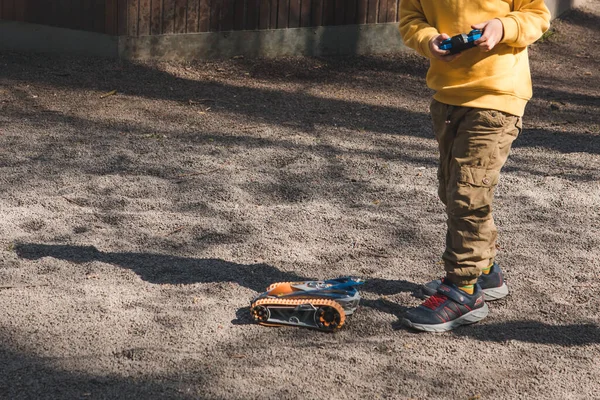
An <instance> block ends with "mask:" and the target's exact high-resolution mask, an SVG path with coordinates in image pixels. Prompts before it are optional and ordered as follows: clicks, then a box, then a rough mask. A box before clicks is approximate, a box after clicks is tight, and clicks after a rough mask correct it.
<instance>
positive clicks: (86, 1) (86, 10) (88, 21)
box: [79, 0, 94, 31]
mask: <svg viewBox="0 0 600 400" xmlns="http://www.w3.org/2000/svg"><path fill="white" fill-rule="evenodd" d="M93 1H94V0H83V1H82V2H81V12H80V14H79V18H80V21H81V29H83V30H84V31H91V30H93V29H94V15H93V13H92V10H93V4H92V3H93Z"/></svg>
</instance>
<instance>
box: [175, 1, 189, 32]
mask: <svg viewBox="0 0 600 400" xmlns="http://www.w3.org/2000/svg"><path fill="white" fill-rule="evenodd" d="M187 2H188V0H175V16H174V20H175V22H174V24H175V26H174V28H173V31H174V32H175V33H185V32H186V25H187Z"/></svg>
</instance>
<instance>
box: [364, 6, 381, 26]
mask: <svg viewBox="0 0 600 400" xmlns="http://www.w3.org/2000/svg"><path fill="white" fill-rule="evenodd" d="M378 6H379V0H369V6H368V8H367V10H368V11H367V24H376V23H377V9H378V8H379V7H378Z"/></svg>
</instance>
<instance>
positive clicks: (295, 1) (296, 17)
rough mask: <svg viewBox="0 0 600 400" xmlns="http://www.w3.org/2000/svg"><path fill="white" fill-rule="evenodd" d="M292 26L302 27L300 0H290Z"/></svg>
mask: <svg viewBox="0 0 600 400" xmlns="http://www.w3.org/2000/svg"><path fill="white" fill-rule="evenodd" d="M288 26H289V27H290V28H298V27H300V0H290V20H289V23H288Z"/></svg>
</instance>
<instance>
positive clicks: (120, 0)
mask: <svg viewBox="0 0 600 400" xmlns="http://www.w3.org/2000/svg"><path fill="white" fill-rule="evenodd" d="M117 32H118V34H119V36H125V35H127V0H117Z"/></svg>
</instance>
